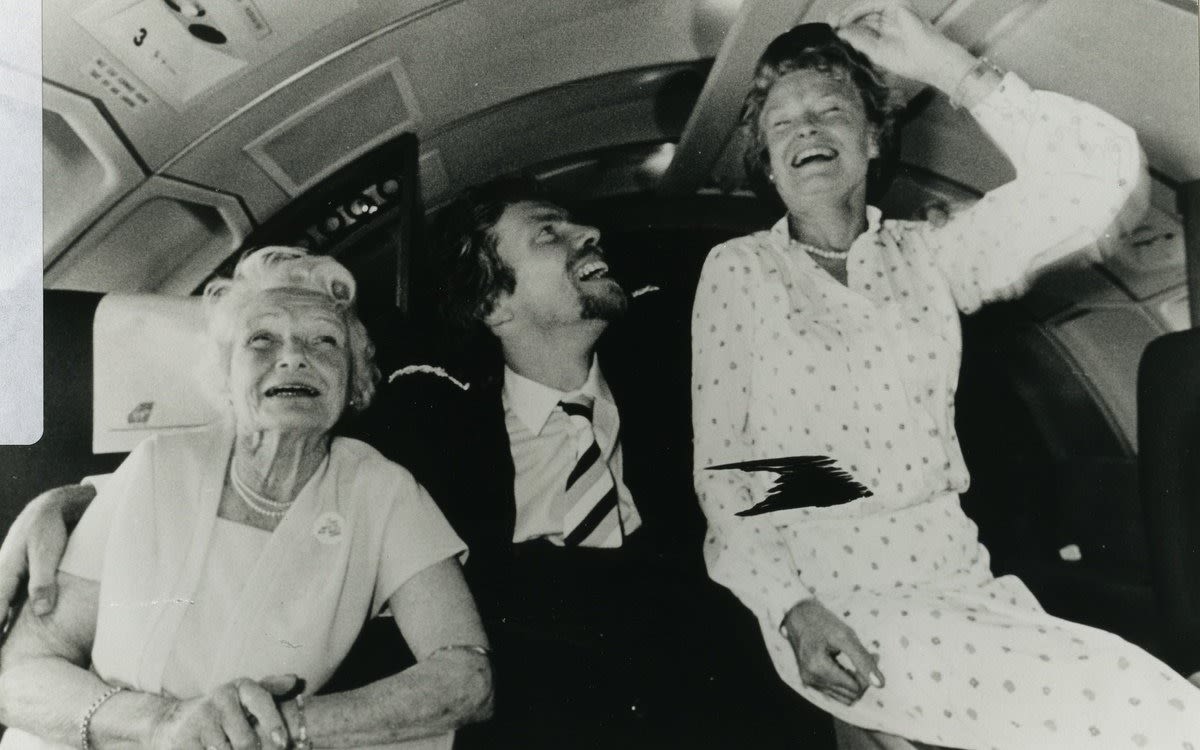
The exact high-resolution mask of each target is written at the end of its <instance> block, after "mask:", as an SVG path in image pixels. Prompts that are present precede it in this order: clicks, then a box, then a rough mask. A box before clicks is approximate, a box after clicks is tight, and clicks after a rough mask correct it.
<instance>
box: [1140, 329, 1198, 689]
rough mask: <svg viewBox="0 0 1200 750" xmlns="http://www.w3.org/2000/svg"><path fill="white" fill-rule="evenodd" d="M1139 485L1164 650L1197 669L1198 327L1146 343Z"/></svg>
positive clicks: (1188, 670)
mask: <svg viewBox="0 0 1200 750" xmlns="http://www.w3.org/2000/svg"><path fill="white" fill-rule="evenodd" d="M1138 489H1139V492H1140V494H1141V497H1142V505H1143V508H1144V509H1145V513H1146V525H1147V531H1148V536H1149V539H1150V558H1151V571H1152V576H1153V584H1154V590H1155V593H1156V598H1157V600H1158V610H1159V613H1160V614H1161V616H1162V632H1163V634H1164V644H1163V655H1164V657H1165V659H1166V661H1167V662H1168V663H1169V664H1170V665H1171V666H1172V667H1174V668H1175V669H1177V670H1179V671H1180V672H1182V673H1183V674H1192V673H1193V672H1195V671H1197V670H1200V584H1198V583H1197V581H1198V580H1200V328H1194V329H1191V330H1188V331H1181V332H1178V333H1171V334H1167V335H1166V336H1162V337H1160V338H1158V339H1155V340H1154V341H1152V342H1151V343H1150V345H1149V346H1148V347H1146V351H1145V352H1144V353H1143V354H1142V360H1141V364H1140V366H1139V368H1138Z"/></svg>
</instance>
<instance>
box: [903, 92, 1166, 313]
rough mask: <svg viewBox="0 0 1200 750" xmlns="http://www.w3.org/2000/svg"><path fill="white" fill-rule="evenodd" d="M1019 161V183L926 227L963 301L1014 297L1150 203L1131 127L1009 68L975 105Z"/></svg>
mask: <svg viewBox="0 0 1200 750" xmlns="http://www.w3.org/2000/svg"><path fill="white" fill-rule="evenodd" d="M971 114H972V115H973V116H974V117H975V119H976V121H977V122H978V123H979V125H980V127H981V128H982V129H983V131H984V132H985V133H987V135H988V136H989V137H990V138H991V139H992V141H993V142H994V143H995V144H996V146H997V147H998V148H999V149H1000V151H1001V152H1003V154H1004V155H1005V156H1006V157H1008V159H1009V161H1011V162H1012V165H1013V168H1014V170H1015V171H1016V179H1014V180H1012V181H1011V182H1009V183H1007V184H1005V185H1002V186H1000V187H998V188H996V189H995V190H992V191H990V192H989V193H987V194H986V195H985V196H983V198H982V199H980V200H979V201H978V202H977V203H975V204H974V205H972V206H970V207H969V208H966V209H964V210H962V211H959V212H957V213H955V214H954V215H953V216H952V217H951V219H950V220H949V221H948V222H947V223H946V224H944V225H942V226H941V227H934V226H932V225H930V224H925V225H922V232H923V233H924V235H925V238H926V242H927V244H928V246H929V247H930V250H931V251H932V252H933V254H934V258H935V262H936V263H937V265H938V267H939V268H940V270H941V272H942V274H943V275H944V276H945V277H946V279H947V281H948V282H949V284H950V288H951V290H952V292H953V294H954V297H955V301H956V303H957V305H958V307H959V308H960V309H961V310H962V311H963V312H972V311H974V310H975V309H977V308H978V307H980V305H982V304H984V303H986V302H989V301H992V300H995V299H1002V298H1009V297H1014V296H1016V295H1018V294H1020V293H1022V292H1024V291H1025V289H1026V288H1027V286H1028V281H1029V279H1030V278H1031V276H1032V275H1033V274H1034V273H1035V272H1036V271H1038V270H1039V269H1041V268H1044V267H1045V266H1047V265H1050V264H1052V263H1054V262H1056V261H1058V260H1061V259H1063V258H1065V257H1066V256H1068V255H1070V254H1072V253H1074V252H1076V251H1078V250H1081V249H1083V248H1087V247H1095V248H1096V249H1097V251H1098V250H1099V248H1100V247H1102V246H1105V245H1109V246H1113V245H1115V243H1112V242H1102V240H1109V239H1111V238H1112V237H1113V236H1114V234H1120V233H1121V232H1122V230H1123V229H1125V228H1130V227H1132V225H1133V223H1135V222H1136V221H1138V220H1140V218H1141V216H1142V215H1143V214H1144V213H1145V211H1146V208H1147V206H1148V201H1149V176H1148V174H1147V172H1146V166H1145V156H1144V155H1143V153H1142V151H1141V148H1140V147H1139V146H1138V140H1137V134H1136V133H1135V132H1134V131H1133V129H1132V128H1130V127H1129V126H1128V125H1125V124H1124V123H1122V122H1121V121H1119V120H1117V119H1116V118H1114V117H1112V116H1111V115H1108V114H1106V113H1105V112H1103V111H1101V110H1099V109H1097V108H1096V107H1093V106H1092V105H1090V104H1086V103H1084V102H1080V101H1076V100H1074V99H1071V98H1069V97H1066V96H1062V95H1060V94H1054V93H1051V92H1047V91H1033V90H1031V89H1030V88H1029V86H1028V85H1027V84H1026V83H1025V82H1024V81H1022V80H1021V79H1020V78H1018V77H1017V76H1015V75H1013V74H1012V73H1009V74H1008V75H1007V76H1005V78H1004V80H1003V81H1001V83H1000V84H999V85H998V86H997V88H996V89H995V90H993V91H992V92H991V93H990V94H989V95H988V96H987V97H985V98H984V99H983V100H982V101H980V102H979V103H978V104H976V105H975V107H974V108H972V110H971Z"/></svg>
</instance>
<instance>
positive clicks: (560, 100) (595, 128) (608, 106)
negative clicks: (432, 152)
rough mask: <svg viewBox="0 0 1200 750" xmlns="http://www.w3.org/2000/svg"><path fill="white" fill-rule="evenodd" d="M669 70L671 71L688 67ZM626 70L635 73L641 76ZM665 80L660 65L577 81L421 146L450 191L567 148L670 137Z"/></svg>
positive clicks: (674, 125) (674, 126) (584, 149)
mask: <svg viewBox="0 0 1200 750" xmlns="http://www.w3.org/2000/svg"><path fill="white" fill-rule="evenodd" d="M673 70H674V71H675V73H674V74H675V75H678V74H679V73H680V72H684V71H686V70H688V68H673ZM631 77H640V83H639V82H638V81H630V80H628V79H629V78H631ZM621 80H624V85H619V84H618V82H619V81H621ZM672 80H677V79H674V78H673V77H672V74H671V73H670V72H669V71H668V70H659V71H646V72H643V73H640V74H633V73H626V74H620V75H617V76H609V77H605V78H603V79H598V80H595V81H582V82H578V83H576V84H572V85H569V86H564V87H561V88H560V89H557V90H555V91H553V92H547V93H546V94H543V95H539V96H536V97H527V98H525V99H522V100H518V101H516V102H513V103H510V104H509V105H506V106H504V107H498V108H495V109H492V110H489V111H488V112H486V113H482V114H480V115H477V116H473V117H470V118H465V119H463V120H460V121H458V122H457V123H454V124H453V125H452V126H450V127H447V128H445V129H442V130H440V131H439V132H438V133H436V134H435V135H433V136H432V137H430V138H429V139H428V140H426V141H425V142H424V143H423V148H426V149H435V148H436V149H437V151H438V152H439V160H440V163H441V166H442V167H443V169H444V170H445V175H446V178H445V179H446V181H447V183H448V185H447V187H448V189H449V190H450V191H454V190H458V189H461V188H463V187H466V186H468V185H472V184H475V183H478V182H481V181H484V180H486V179H488V178H490V177H493V176H496V175H498V174H503V173H507V172H512V171H516V170H521V169H525V168H527V167H530V166H532V165H536V164H544V163H546V162H549V161H553V160H555V159H559V158H562V157H565V156H570V155H573V154H585V153H588V152H591V151H595V150H598V149H604V148H609V147H612V146H618V145H622V144H629V143H649V142H659V141H665V140H671V139H674V138H677V137H678V136H679V127H680V126H681V124H682V118H675V117H671V116H666V117H664V114H663V110H662V105H661V102H662V98H661V97H660V96H659V95H658V94H659V93H660V92H662V91H663V90H664V88H665V87H666V86H669V82H670V81H672ZM425 197H426V200H427V201H437V200H438V199H439V198H440V197H442V196H437V195H432V194H427V195H426V196H425Z"/></svg>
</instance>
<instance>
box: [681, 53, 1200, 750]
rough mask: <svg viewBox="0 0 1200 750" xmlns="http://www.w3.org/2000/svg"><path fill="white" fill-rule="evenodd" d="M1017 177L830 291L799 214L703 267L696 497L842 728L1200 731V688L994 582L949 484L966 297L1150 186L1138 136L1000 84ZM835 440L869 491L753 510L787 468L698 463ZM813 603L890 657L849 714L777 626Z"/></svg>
mask: <svg viewBox="0 0 1200 750" xmlns="http://www.w3.org/2000/svg"><path fill="white" fill-rule="evenodd" d="M974 114H975V116H976V117H977V119H978V120H979V121H980V124H981V126H982V127H983V128H984V129H985V130H986V131H987V132H988V133H989V134H990V135H992V137H993V139H994V140H995V141H996V142H997V144H998V145H999V146H1000V148H1001V149H1002V150H1003V151H1004V152H1005V153H1006V154H1007V155H1008V156H1009V158H1010V159H1011V160H1012V162H1013V164H1014V167H1015V168H1016V172H1017V179H1016V180H1014V181H1013V182H1010V183H1009V184H1007V185H1004V186H1003V187H1001V188H999V189H997V190H994V191H992V192H991V193H989V194H988V195H987V196H985V197H984V198H983V199H981V200H980V201H979V202H978V203H977V204H975V205H974V206H971V207H969V208H965V209H963V210H961V211H958V212H957V213H955V214H954V216H952V218H951V219H950V220H949V221H948V222H947V223H945V224H944V225H942V226H941V227H937V228H935V227H933V226H931V225H927V224H923V223H916V222H895V221H883V222H881V221H880V220H879V215H878V212H877V211H875V210H874V209H870V210H869V216H868V220H869V223H868V230H867V231H866V232H865V233H864V234H863V235H861V236H860V237H859V238H858V239H857V240H855V242H854V243H853V245H852V246H851V248H850V253H849V256H848V258H847V281H846V284H845V285H842V284H840V283H838V282H837V281H836V280H835V279H834V278H833V277H832V276H830V275H829V274H828V273H826V272H825V271H824V270H823V269H822V268H821V267H820V266H819V265H817V264H816V263H815V262H814V261H813V259H812V258H811V256H810V255H808V254H807V253H806V252H804V251H803V250H802V249H800V248H799V247H797V246H795V245H793V244H792V242H791V240H790V238H789V236H788V231H787V223H786V220H784V221H781V222H780V223H779V224H777V225H776V226H775V227H774V228H772V229H771V230H770V231H767V232H760V233H757V234H754V235H750V236H747V237H742V238H739V239H736V240H732V241H730V242H728V243H725V244H724V245H722V246H720V247H718V248H716V249H715V250H714V251H713V252H712V253H711V254H710V256H709V258H708V259H707V261H706V264H705V268H704V271H703V273H702V276H701V281H700V285H699V287H698V290H697V295H696V304H695V310H694V318H693V328H692V332H693V342H692V343H693V390H692V397H693V414H694V428H695V429H694V432H695V447H696V451H695V456H696V489H697V492H698V494H699V496H700V500H701V504H702V505H703V507H704V511H705V514H706V516H707V518H708V520H709V533H708V536H707V539H706V542H705V556H706V559H707V561H708V565H709V571H710V573H711V575H712V577H713V578H714V579H715V580H716V581H718V582H719V583H722V584H724V585H725V586H727V587H728V588H730V589H731V590H732V591H734V593H736V594H737V595H738V597H739V598H740V599H741V600H742V601H743V602H744V603H745V604H746V605H747V606H748V607H750V609H752V610H753V611H754V612H755V614H756V615H757V616H758V618H759V620H760V623H761V625H762V631H763V635H764V639H765V641H766V645H767V647H768V650H769V652H770V654H771V657H772V660H773V662H774V664H775V666H776V669H777V670H778V671H779V673H780V675H781V676H782V677H783V678H784V680H786V681H787V682H788V684H789V685H791V686H792V687H793V688H794V689H796V690H797V691H798V692H800V693H801V694H802V695H804V696H805V697H806V698H808V699H809V700H811V701H812V702H814V703H816V704H817V705H819V706H821V707H822V708H824V709H826V710H828V711H829V712H830V713H832V714H834V715H835V716H837V717H838V718H841V719H843V720H845V721H847V722H849V723H851V724H854V725H857V726H860V727H865V728H867V729H876V730H880V731H884V732H888V733H891V734H896V735H901V736H905V737H908V738H910V739H913V740H916V741H920V742H926V743H930V744H934V745H945V746H953V747H962V748H977V747H978V748H992V747H996V748H1034V747H1046V748H1075V747H1079V748H1122V747H1130V748H1137V747H1153V748H1183V747H1188V746H1189V745H1188V744H1187V743H1189V742H1190V743H1192V744H1193V745H1197V744H1200V690H1197V688H1196V687H1194V686H1192V685H1191V684H1190V683H1188V682H1187V681H1186V680H1183V679H1182V678H1181V677H1179V676H1178V675H1175V674H1174V673H1172V672H1171V671H1170V670H1169V669H1168V668H1167V667H1166V666H1164V665H1162V664H1161V663H1159V662H1158V661H1156V660H1155V659H1154V658H1153V657H1151V656H1149V655H1148V654H1145V653H1143V652H1141V651H1140V650H1138V649H1136V648H1135V647H1133V646H1131V645H1130V644H1127V643H1125V642H1124V641H1122V640H1120V639H1119V638H1116V637H1115V636H1112V635H1110V634H1107V633H1103V632H1101V631H1097V630H1093V629H1091V628H1087V627H1084V626H1080V625H1075V624H1072V623H1067V622H1065V621H1061V620H1058V619H1056V618H1053V617H1051V616H1049V615H1047V614H1045V613H1044V612H1043V611H1042V609H1041V608H1040V607H1039V606H1038V603H1037V601H1036V600H1035V599H1034V598H1033V596H1032V595H1031V594H1030V592H1029V591H1028V590H1027V589H1026V588H1025V586H1024V585H1023V584H1022V583H1021V582H1020V581H1019V580H1017V579H1015V578H1012V577H1001V578H994V577H993V576H992V574H991V572H990V568H989V560H988V555H987V550H986V549H984V548H983V546H982V545H980V543H979V541H978V535H977V530H976V528H975V525H974V524H973V523H972V522H971V520H970V519H969V518H967V517H966V515H965V514H963V512H962V509H961V507H960V504H959V499H958V495H959V493H960V492H962V491H963V490H965V489H966V487H967V485H968V481H969V477H968V473H967V469H966V466H965V465H964V462H963V458H962V453H961V451H960V449H959V446H958V439H957V436H956V434H955V430H954V398H955V385H956V382H957V378H958V369H959V363H960V356H961V337H960V330H959V324H958V314H959V312H960V311H963V312H970V311H971V310H974V309H975V308H977V307H978V306H979V305H981V304H983V303H985V302H987V301H989V300H993V299H999V298H1004V297H1008V296H1012V295H1014V294H1017V293H1019V292H1020V291H1022V290H1023V289H1024V287H1025V286H1026V281H1027V279H1028V278H1029V275H1030V272H1031V270H1032V269H1035V268H1037V267H1039V266H1041V265H1043V264H1045V263H1049V262H1052V261H1054V260H1056V259H1059V258H1061V257H1062V256H1064V255H1065V254H1067V253H1069V252H1072V251H1075V250H1078V249H1079V248H1081V247H1083V246H1085V245H1087V244H1088V243H1089V242H1091V241H1093V240H1094V239H1095V238H1096V237H1098V236H1100V235H1101V234H1102V233H1103V232H1104V231H1105V229H1106V228H1108V227H1109V225H1110V224H1111V223H1112V222H1113V219H1114V217H1116V216H1117V215H1118V212H1119V210H1120V208H1121V206H1122V205H1123V204H1124V203H1125V202H1126V201H1127V200H1128V198H1129V196H1130V194H1131V193H1132V191H1133V190H1134V185H1136V184H1138V183H1139V182H1140V181H1139V174H1140V172H1139V170H1140V168H1141V162H1140V152H1139V149H1138V146H1137V141H1136V138H1135V136H1134V135H1133V133H1132V131H1130V130H1129V129H1128V128H1126V127H1125V126H1124V125H1122V124H1121V123H1119V122H1117V121H1115V120H1113V119H1112V118H1110V117H1108V116H1107V115H1105V114H1103V113H1101V112H1099V111H1098V110H1095V109H1094V108H1091V107H1089V106H1088V105H1084V104H1081V103H1078V102H1074V101H1072V100H1069V99H1066V98H1065V97H1060V96H1057V95H1054V94H1047V93H1044V92H1031V91H1030V90H1029V89H1028V87H1027V86H1025V84H1024V83H1023V82H1021V81H1020V80H1019V79H1017V78H1015V77H1013V76H1011V75H1010V76H1009V77H1007V78H1006V79H1005V85H1004V86H1003V87H1001V89H998V90H997V91H996V92H995V93H993V94H992V95H991V96H989V97H988V98H987V99H985V100H984V102H983V103H981V104H980V105H979V106H978V107H977V108H976V110H975V111H974ZM802 454H826V455H830V456H833V457H834V458H835V459H836V460H837V461H838V463H839V465H840V466H841V467H842V468H844V469H846V470H847V471H849V472H850V473H851V474H853V475H854V476H855V477H856V478H857V479H858V480H859V481H860V482H862V483H863V484H865V485H867V486H868V487H870V488H871V490H872V492H873V493H874V494H873V495H872V497H869V498H864V499H861V500H857V501H855V502H852V503H847V504H843V505H839V506H835V507H832V508H817V507H810V508H797V509H792V510H785V511H777V512H773V513H768V514H764V515H760V516H752V517H747V518H739V517H737V516H735V515H734V514H735V513H736V512H737V511H740V510H743V509H745V508H747V507H749V506H750V505H752V504H754V502H756V501H757V500H761V499H762V498H763V497H764V496H765V493H766V490H767V488H768V486H769V485H770V484H771V483H772V481H773V477H771V476H762V475H758V474H754V475H747V474H741V473H736V472H726V471H721V472H712V471H705V467H707V466H710V465H713V464H719V463H726V462H733V461H744V460H748V459H755V458H773V457H778V456H790V455H802ZM809 596H816V597H818V598H819V599H820V600H821V601H822V602H823V603H824V604H825V605H826V606H827V607H828V608H829V610H830V611H831V612H836V613H838V614H839V615H841V616H842V618H843V619H844V620H845V621H846V622H847V623H848V624H849V625H850V626H851V627H852V628H853V629H854V630H855V632H856V633H857V634H858V636H859V639H860V640H861V641H862V642H863V643H865V644H870V646H869V648H871V649H872V650H873V651H876V652H878V653H879V654H880V658H881V661H880V667H881V669H882V671H883V672H884V674H885V676H886V677H887V685H886V687H884V688H883V689H876V688H872V689H870V690H868V691H867V693H866V695H865V696H864V698H863V699H862V700H859V701H858V702H857V703H855V704H854V706H852V707H845V706H842V705H841V704H838V703H834V702H831V701H829V700H827V699H825V698H824V697H823V696H822V695H820V694H819V693H816V692H814V691H811V690H809V689H807V688H806V687H804V686H803V685H802V684H801V682H800V678H799V673H798V669H797V667H796V663H795V656H794V654H793V652H792V650H791V647H790V645H789V644H788V642H787V641H786V640H785V639H784V638H783V637H782V636H781V634H780V633H779V631H778V628H779V625H780V623H781V622H782V620H783V617H784V614H785V613H786V612H787V611H788V610H789V609H790V608H791V607H792V606H793V605H795V604H796V602H798V601H799V600H801V599H803V598H806V597H809Z"/></svg>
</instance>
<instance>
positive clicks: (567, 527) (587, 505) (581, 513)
mask: <svg viewBox="0 0 1200 750" xmlns="http://www.w3.org/2000/svg"><path fill="white" fill-rule="evenodd" d="M559 407H560V408H562V410H563V412H564V413H565V414H566V415H567V416H568V417H570V418H571V425H572V426H573V427H574V428H575V431H576V434H577V440H576V453H575V455H576V456H577V458H576V460H575V467H574V468H573V469H572V470H571V475H570V476H568V477H567V486H566V487H565V488H564V490H565V503H564V505H563V507H564V509H565V512H564V514H563V545H564V546H567V547H610V548H611V547H620V546H621V541H622V539H623V536H624V534H623V532H622V529H621V512H620V509H619V508H618V503H617V487H616V483H615V482H614V481H613V475H612V472H611V471H609V469H608V463H607V462H606V461H604V460H603V457H602V456H601V455H600V446H599V445H598V444H597V443H596V432H595V429H594V428H593V426H592V407H593V399H592V397H591V396H588V395H586V394H579V395H577V396H572V397H570V398H566V399H563V400H562V401H560V402H559Z"/></svg>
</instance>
